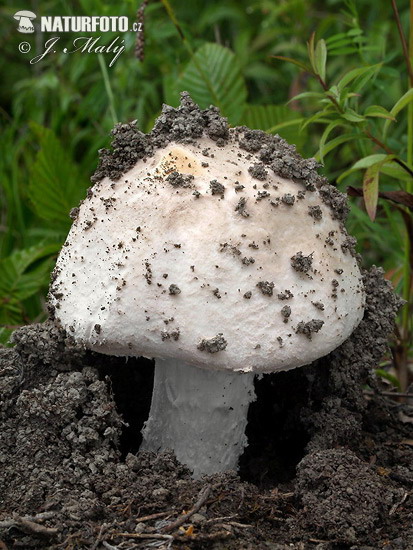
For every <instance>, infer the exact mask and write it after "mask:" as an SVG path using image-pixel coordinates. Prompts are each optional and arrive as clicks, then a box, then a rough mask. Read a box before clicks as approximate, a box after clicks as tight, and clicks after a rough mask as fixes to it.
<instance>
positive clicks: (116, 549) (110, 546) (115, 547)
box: [102, 540, 118, 550]
mask: <svg viewBox="0 0 413 550" xmlns="http://www.w3.org/2000/svg"><path fill="white" fill-rule="evenodd" d="M102 544H103V546H104V547H105V548H107V549H108V550H118V547H117V546H112V545H111V544H109V543H108V542H106V541H105V540H103V541H102Z"/></svg>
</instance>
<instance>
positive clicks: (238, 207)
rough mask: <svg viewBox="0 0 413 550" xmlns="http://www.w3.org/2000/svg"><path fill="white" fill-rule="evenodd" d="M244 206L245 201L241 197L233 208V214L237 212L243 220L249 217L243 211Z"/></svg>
mask: <svg viewBox="0 0 413 550" xmlns="http://www.w3.org/2000/svg"><path fill="white" fill-rule="evenodd" d="M246 205H247V199H246V198H245V197H241V198H240V200H239V201H238V203H237V205H236V207H235V212H239V213H240V214H241V216H243V217H244V218H248V216H249V214H248V212H247V211H246V210H245V207H246Z"/></svg>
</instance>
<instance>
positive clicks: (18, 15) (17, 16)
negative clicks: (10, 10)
mask: <svg viewBox="0 0 413 550" xmlns="http://www.w3.org/2000/svg"><path fill="white" fill-rule="evenodd" d="M13 17H14V19H20V18H21V17H28V18H29V19H35V18H36V14H35V13H33V12H32V11H28V10H22V11H18V12H16V13H15V14H14V15H13Z"/></svg>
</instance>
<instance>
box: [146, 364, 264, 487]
mask: <svg viewBox="0 0 413 550" xmlns="http://www.w3.org/2000/svg"><path fill="white" fill-rule="evenodd" d="M254 399H255V392H254V374H253V373H250V372H247V373H243V372H227V371H216V370H215V371H211V370H207V369H202V368H198V367H194V366H192V365H187V364H185V363H182V361H178V360H175V359H156V364H155V380H154V388H153V394H152V404H151V410H150V412H149V418H148V420H147V422H146V423H145V426H144V428H143V430H142V435H143V443H142V446H141V450H144V451H153V452H159V451H163V450H166V449H172V450H173V451H174V452H175V455H176V457H177V459H178V460H179V461H180V462H181V463H182V464H185V465H186V466H188V467H189V468H190V469H191V470H192V471H193V477H194V478H195V479H199V478H200V477H202V476H203V475H209V474H215V473H217V472H223V471H225V470H231V469H236V468H237V465H238V459H239V457H240V455H241V454H242V452H243V449H244V447H245V446H246V445H247V437H246V435H245V428H246V425H247V413H248V407H249V404H250V403H251V402H252V401H253V400H254Z"/></svg>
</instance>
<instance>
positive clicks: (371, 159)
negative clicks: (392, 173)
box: [351, 153, 394, 170]
mask: <svg viewBox="0 0 413 550" xmlns="http://www.w3.org/2000/svg"><path fill="white" fill-rule="evenodd" d="M393 158H394V155H385V154H381V153H377V154H376V155H368V156H367V157H364V158H362V159H360V160H358V161H357V162H356V163H354V164H353V166H352V167H351V169H352V170H360V169H361V168H363V169H364V168H370V166H373V164H377V163H381V162H383V161H386V162H387V161H390V160H392V159H393Z"/></svg>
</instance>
